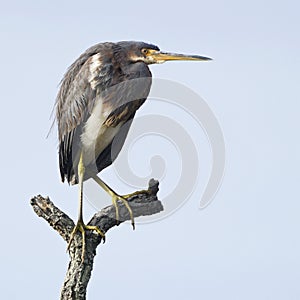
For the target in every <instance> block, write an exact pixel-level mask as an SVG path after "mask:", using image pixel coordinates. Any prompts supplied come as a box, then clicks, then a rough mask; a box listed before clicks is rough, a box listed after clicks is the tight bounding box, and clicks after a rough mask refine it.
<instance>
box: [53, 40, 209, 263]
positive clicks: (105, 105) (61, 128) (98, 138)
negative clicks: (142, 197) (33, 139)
mask: <svg viewBox="0 0 300 300" xmlns="http://www.w3.org/2000/svg"><path fill="white" fill-rule="evenodd" d="M181 60H186V61H208V60H211V58H209V57H206V56H200V55H185V54H177V53H168V52H163V51H161V50H160V49H159V47H158V46H156V45H153V44H150V43H146V42H141V41H120V42H104V43H98V44H96V45H94V46H92V47H90V48H88V49H87V50H86V51H85V52H84V53H82V54H81V55H80V56H79V57H78V58H77V59H76V60H75V61H74V63H73V64H72V65H71V66H70V67H69V68H68V69H67V71H66V73H65V74H64V76H63V79H62V80H61V82H60V86H59V91H58V94H57V97H56V102H55V121H56V123H57V128H58V140H59V145H58V156H59V170H60V175H61V180H62V182H65V181H67V182H68V183H69V184H71V185H75V184H78V186H79V189H78V190H79V195H78V202H79V204H78V207H79V208H78V220H77V224H76V225H75V226H74V228H73V231H72V233H71V235H70V239H69V243H68V248H67V249H68V250H69V249H70V245H71V243H72V240H73V239H74V236H75V234H76V233H77V232H81V235H82V260H83V259H84V255H85V233H86V231H88V230H91V231H94V232H96V233H98V234H99V235H100V236H101V237H102V238H103V241H105V234H104V231H103V230H101V229H100V228H98V227H97V226H88V225H86V224H85V223H84V221H83V182H84V181H86V180H88V179H93V180H95V181H96V182H97V183H98V184H99V185H100V186H101V187H102V188H103V189H104V190H105V191H106V192H107V193H108V194H109V195H110V196H111V197H112V203H113V205H114V207H115V210H116V220H117V222H119V209H118V201H120V202H122V203H123V204H124V205H125V206H126V208H127V209H128V212H129V214H130V219H131V224H132V227H133V229H134V228H135V225H134V216H133V213H132V210H131V208H130V206H129V204H128V201H127V200H126V199H128V197H130V196H131V195H132V194H129V195H119V194H118V193H116V192H115V191H114V190H113V189H112V188H111V187H110V186H109V185H107V184H106V183H105V182H104V181H102V180H101V179H100V177H99V176H98V173H99V172H101V171H102V170H103V169H105V168H106V167H108V166H110V165H111V164H112V163H113V162H114V160H115V159H116V158H117V156H118V154H119V152H120V151H121V149H122V146H123V144H124V142H125V139H126V136H127V134H128V131H129V129H130V127H131V124H132V121H133V119H134V116H135V114H136V111H137V110H138V109H139V108H140V107H141V106H142V105H143V104H144V102H145V101H146V99H147V97H148V95H149V92H150V88H151V82H152V74H151V71H150V69H149V65H151V64H160V63H164V62H166V61H181Z"/></svg>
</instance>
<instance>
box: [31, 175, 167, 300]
mask: <svg viewBox="0 0 300 300" xmlns="http://www.w3.org/2000/svg"><path fill="white" fill-rule="evenodd" d="M157 192H158V181H155V180H154V179H151V180H150V182H149V187H148V190H147V191H145V192H142V193H139V194H137V195H134V196H132V197H130V198H129V199H128V203H129V205H130V207H131V209H132V212H133V215H134V217H135V218H137V217H140V216H147V215H152V214H156V213H159V212H160V211H162V210H163V206H162V204H161V202H160V201H159V200H158V199H157ZM31 205H32V207H33V210H34V211H35V213H36V214H37V215H38V216H39V217H42V218H43V219H45V220H46V221H47V222H48V223H49V224H50V226H52V227H53V228H54V229H55V230H56V231H57V232H58V233H59V234H60V235H61V237H62V238H63V239H64V240H65V241H66V242H67V243H68V242H69V239H70V235H71V232H72V230H73V228H74V226H75V224H74V222H73V220H72V219H71V218H69V217H68V216H67V215H66V214H65V213H64V212H62V211H61V210H60V209H59V208H57V207H56V206H55V205H54V204H53V202H51V201H50V199H49V197H42V196H41V195H38V196H35V197H33V198H32V199H31ZM118 207H119V215H120V220H121V221H120V222H121V223H122V222H124V221H126V220H130V216H129V212H128V210H127V209H126V207H125V206H124V205H123V204H122V203H121V202H119V205H118ZM88 225H93V226H97V227H99V229H101V230H102V232H104V233H105V232H107V231H108V230H109V229H110V228H112V227H114V226H116V225H118V224H117V221H116V214H115V207H114V206H113V205H110V206H108V207H106V208H103V209H102V210H101V211H99V212H97V213H96V214H95V215H94V216H93V217H92V219H91V220H90V221H89V222H88ZM85 240H86V249H85V256H84V260H83V261H82V258H81V254H82V236H81V233H77V234H76V235H75V237H74V239H73V241H72V243H71V245H70V249H69V255H70V262H69V267H68V270H67V274H66V277H65V280H64V283H63V287H62V291H61V298H60V299H61V300H71V299H72V300H84V299H86V291H87V285H88V282H89V280H90V277H91V272H92V269H93V263H94V257H95V255H96V248H97V246H98V245H99V244H100V242H101V240H102V237H101V236H100V235H98V234H96V233H94V232H90V231H88V232H86V239H85Z"/></svg>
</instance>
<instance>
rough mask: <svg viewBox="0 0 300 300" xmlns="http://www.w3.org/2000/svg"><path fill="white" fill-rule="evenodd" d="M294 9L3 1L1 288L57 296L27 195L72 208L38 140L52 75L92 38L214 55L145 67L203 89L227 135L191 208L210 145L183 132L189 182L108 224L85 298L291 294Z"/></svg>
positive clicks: (45, 240) (62, 256)
mask: <svg viewBox="0 0 300 300" xmlns="http://www.w3.org/2000/svg"><path fill="white" fill-rule="evenodd" d="M299 9H300V7H299V3H298V2H297V1H291V0H288V1H285V2H282V1H257V0H254V1H248V2H241V1H233V0H229V1H205V2H204V1H203V2H199V1H183V2H181V3H180V2H174V1H165V2H158V1H152V2H151V1H146V2H142V1H132V2H130V3H127V2H126V1H124V2H118V3H117V2H112V1H110V2H106V3H101V1H85V2H83V1H57V0H55V1H51V2H50V1H49V2H48V3H44V2H41V1H25V2H21V1H14V2H13V1H11V2H10V3H7V2H4V1H2V3H1V9H0V25H1V50H0V51H1V52H0V53H1V71H0V76H1V78H0V79H1V83H2V93H1V97H2V102H1V103H2V118H1V121H0V122H1V128H2V147H1V158H2V162H1V171H2V172H1V182H2V184H1V187H2V199H1V200H2V201H1V203H2V208H1V212H2V213H1V215H2V217H1V219H0V220H1V221H0V222H1V229H2V236H1V241H2V242H1V250H0V255H1V259H2V268H1V270H2V271H1V275H0V282H1V295H2V298H3V299H41V294H42V295H43V297H42V298H43V299H46V300H47V299H57V298H58V296H59V292H60V287H61V284H62V281H63V278H64V275H65V270H66V268H67V262H68V256H67V254H66V252H65V250H66V244H65V243H64V242H63V240H62V239H61V238H60V237H59V236H58V235H57V233H56V232H54V231H53V230H51V229H50V227H49V226H48V225H47V224H46V223H45V221H44V220H42V219H39V218H37V216H36V215H35V214H34V213H33V212H32V209H31V207H30V205H29V199H30V197H31V196H33V195H36V194H39V193H41V194H43V195H49V196H50V197H51V199H52V200H54V202H55V203H56V204H57V205H58V206H59V207H61V208H62V209H63V210H65V211H66V212H67V213H68V214H70V216H72V217H73V218H74V219H75V217H76V216H77V190H76V187H68V185H66V184H65V185H63V184H61V183H60V178H59V174H58V166H57V149H56V141H55V138H54V137H51V138H50V139H46V138H45V137H46V134H47V132H48V129H49V127H50V125H51V122H50V121H49V115H50V112H51V110H52V107H53V103H54V99H55V96H56V93H57V85H58V83H59V81H60V79H61V77H62V75H63V73H64V72H65V70H66V68H67V67H68V66H69V65H70V64H71V63H72V61H73V60H74V59H75V58H76V57H77V56H78V55H79V54H80V53H81V52H82V51H84V50H85V49H86V48H87V47H89V46H91V45H93V44H95V43H98V42H101V41H118V40H144V41H149V42H152V43H154V44H157V45H159V46H160V48H161V49H163V50H168V51H174V52H175V51H177V52H183V53H198V54H203V55H208V56H211V57H213V58H214V61H213V62H210V63H205V64H204V63H203V64H193V63H173V64H172V63H166V64H164V65H158V66H153V67H152V73H153V76H154V77H156V78H166V79H170V80H173V81H176V82H179V83H182V84H185V85H186V86H188V87H189V88H191V89H192V90H194V91H195V92H197V93H198V94H199V95H201V96H202V97H203V98H204V99H205V100H206V101H207V103H208V104H209V106H210V107H211V109H212V110H213V112H214V113H215V115H216V116H217V118H218V120H219V122H220V125H221V127H222V129H223V133H224V137H225V140H226V149H227V152H226V153H227V163H226V172H225V177H224V180H223V185H222V187H221V189H220V190H219V192H218V194H217V196H216V198H215V200H214V202H213V203H212V204H211V205H210V206H209V207H207V208H206V209H204V210H202V211H199V210H198V205H199V197H200V195H201V192H203V189H204V186H205V183H206V180H207V174H208V172H209V165H210V160H211V157H210V155H209V145H207V141H206V140H205V135H204V134H203V133H199V132H198V131H196V130H194V131H192V132H191V134H192V135H195V136H196V135H197V136H199V137H200V138H201V139H202V140H200V142H199V143H200V144H201V145H202V144H203V149H199V153H202V152H203V156H202V157H201V158H200V160H201V162H202V165H201V170H200V173H201V175H200V181H201V182H200V183H199V189H198V191H197V193H196V194H195V196H194V197H192V198H191V199H190V200H189V201H188V202H187V203H186V204H185V205H184V206H183V207H182V208H181V209H180V210H178V211H177V212H176V213H175V214H173V215H171V216H170V217H168V218H165V219H164V220H162V221H159V222H154V223H151V224H147V225H140V226H138V228H137V230H136V231H135V232H132V230H131V229H130V226H128V225H123V226H120V227H119V228H117V229H114V230H112V231H110V232H109V233H108V236H107V243H106V244H105V245H103V246H102V245H101V246H100V247H99V248H98V255H97V257H96V260H95V268H94V271H93V274H92V279H91V282H90V284H89V289H88V299H100V298H103V299H105V298H108V297H109V299H111V300H114V299H120V298H123V299H124V298H125V299H131V300H135V299H141V298H143V299H144V300H148V299H168V298H171V299H175V300H177V299H183V298H184V299H206V300H218V299H223V300H232V299H243V300H244V299H245V300H248V299H249V300H250V299H251V300H252V299H256V300H266V299H272V300H279V299H292V300H296V299H299V298H300V287H299V275H300V271H299V270H300V257H299V253H300V239H299V228H300V219H299V211H300V202H299V198H300V197H299V183H298V181H299V169H300V159H299V153H300V142H299V130H300V126H299V109H300V105H299V98H300V97H299V96H300V88H299V77H300V76H299V75H300V71H299V70H300V58H299V53H300V38H299V28H300V21H299ZM148 109H149V111H151V113H154V112H155V107H154V106H151V105H150V103H148V104H147V105H145V107H144V108H143V110H142V112H141V114H143V113H147V110H148ZM159 113H162V112H161V111H159ZM205 149H206V150H205ZM146 162H147V161H146V160H145V164H146ZM147 167H148V166H147ZM104 175H105V177H106V178H113V168H110V169H108V170H107V171H106V172H105V174H104ZM110 183H111V185H113V186H114V187H115V188H116V189H118V182H110ZM120 189H122V187H121V185H120ZM127 192H129V191H127ZM162 194H163V187H162ZM101 195H102V194H101ZM162 200H163V199H162ZM92 214H93V210H92V208H91V207H89V206H87V205H86V212H85V215H86V219H88V218H89V217H90V216H91V215H92Z"/></svg>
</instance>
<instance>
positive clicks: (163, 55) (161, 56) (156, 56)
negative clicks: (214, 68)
mask: <svg viewBox="0 0 300 300" xmlns="http://www.w3.org/2000/svg"><path fill="white" fill-rule="evenodd" d="M151 56H152V58H153V60H155V62H156V63H158V64H159V63H164V62H165V61H169V60H195V61H196V60H197V61H207V60H212V59H211V58H209V57H205V56H200V55H186V54H178V53H167V52H161V51H153V52H152V53H151Z"/></svg>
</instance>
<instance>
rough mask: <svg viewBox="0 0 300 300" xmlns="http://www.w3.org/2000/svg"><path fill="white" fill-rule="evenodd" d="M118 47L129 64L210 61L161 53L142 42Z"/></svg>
mask: <svg viewBox="0 0 300 300" xmlns="http://www.w3.org/2000/svg"><path fill="white" fill-rule="evenodd" d="M119 44H120V46H121V47H122V48H123V50H125V51H126V53H127V57H128V59H129V60H130V61H131V62H140V61H142V62H144V63H146V64H147V65H150V64H161V63H164V62H166V61H175V60H193V61H206V60H211V58H209V57H205V56H200V55H186V54H178V53H168V52H162V51H160V49H159V48H158V47H157V46H155V45H152V44H147V43H144V42H120V43H119Z"/></svg>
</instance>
